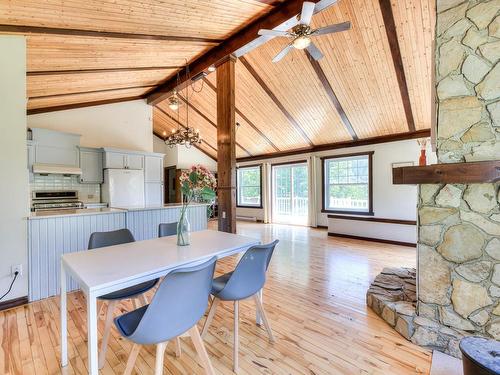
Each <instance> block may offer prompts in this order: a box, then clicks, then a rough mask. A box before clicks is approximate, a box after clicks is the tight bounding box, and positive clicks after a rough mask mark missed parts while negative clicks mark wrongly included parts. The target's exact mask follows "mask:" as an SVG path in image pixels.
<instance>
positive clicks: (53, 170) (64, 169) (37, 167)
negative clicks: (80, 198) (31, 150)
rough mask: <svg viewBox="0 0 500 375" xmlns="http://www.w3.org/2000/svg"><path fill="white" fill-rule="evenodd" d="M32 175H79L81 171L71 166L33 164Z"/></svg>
mask: <svg viewBox="0 0 500 375" xmlns="http://www.w3.org/2000/svg"><path fill="white" fill-rule="evenodd" d="M33 173H37V174H66V175H81V174H82V170H81V168H78V167H73V166H71V165H62V164H43V163H35V164H33Z"/></svg>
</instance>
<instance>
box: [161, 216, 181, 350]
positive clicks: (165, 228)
mask: <svg viewBox="0 0 500 375" xmlns="http://www.w3.org/2000/svg"><path fill="white" fill-rule="evenodd" d="M175 234H177V222H174V223H160V225H159V226H158V237H168V236H173V235H175ZM174 341H175V356H176V357H180V356H181V355H182V350H181V340H180V339H179V337H176V338H175V339H174Z"/></svg>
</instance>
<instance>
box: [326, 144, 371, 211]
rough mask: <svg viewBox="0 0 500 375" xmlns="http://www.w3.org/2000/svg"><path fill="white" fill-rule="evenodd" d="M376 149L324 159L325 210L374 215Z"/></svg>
mask: <svg viewBox="0 0 500 375" xmlns="http://www.w3.org/2000/svg"><path fill="white" fill-rule="evenodd" d="M372 155H373V152H369V153H363V154H361V153H360V154H350V155H341V156H332V157H328V158H324V159H323V211H324V212H338V213H350V214H358V215H373V202H372V187H371V184H372Z"/></svg>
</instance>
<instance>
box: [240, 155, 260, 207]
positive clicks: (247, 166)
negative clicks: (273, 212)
mask: <svg viewBox="0 0 500 375" xmlns="http://www.w3.org/2000/svg"><path fill="white" fill-rule="evenodd" d="M255 167H259V174H260V179H259V189H260V205H259V206H257V205H246V204H239V197H240V194H239V186H238V174H239V173H238V171H239V170H240V169H246V168H255ZM236 207H237V208H260V209H262V208H263V207H264V206H263V204H262V164H252V165H242V166H241V167H236Z"/></svg>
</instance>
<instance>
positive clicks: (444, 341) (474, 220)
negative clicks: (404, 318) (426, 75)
mask: <svg viewBox="0 0 500 375" xmlns="http://www.w3.org/2000/svg"><path fill="white" fill-rule="evenodd" d="M499 59H500V0H490V1H485V0H476V1H473V0H471V1H465V2H464V1H462V0H437V25H436V90H437V106H438V123H437V154H438V162H439V163H453V162H469V161H480V160H498V159H500V63H499ZM499 187H500V184H498V183H497V184H470V185H460V184H453V185H445V186H442V185H421V186H420V190H419V195H420V196H419V207H418V209H419V224H418V227H419V239H418V283H417V284H418V305H417V312H418V315H419V318H420V319H419V324H418V325H416V329H415V334H414V335H413V337H412V341H414V342H416V343H418V344H420V345H425V346H429V347H432V348H436V349H439V350H441V351H444V352H447V353H449V354H452V355H455V356H460V353H459V350H458V341H459V339H460V338H461V337H463V336H464V335H469V334H475V335H483V336H487V337H493V338H495V339H497V340H498V339H500V208H499V206H500V204H499V200H500V196H499Z"/></svg>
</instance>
